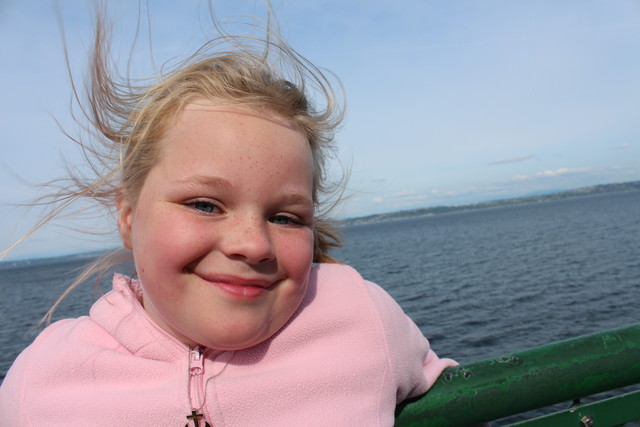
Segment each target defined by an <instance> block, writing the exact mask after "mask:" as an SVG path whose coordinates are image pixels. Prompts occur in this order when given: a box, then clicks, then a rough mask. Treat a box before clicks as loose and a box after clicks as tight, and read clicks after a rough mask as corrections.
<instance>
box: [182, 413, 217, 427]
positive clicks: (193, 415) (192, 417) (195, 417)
mask: <svg viewBox="0 0 640 427" xmlns="http://www.w3.org/2000/svg"><path fill="white" fill-rule="evenodd" d="M202 417H204V415H203V414H198V413H197V412H196V410H195V409H193V410H191V415H187V419H188V420H193V425H194V427H200V418H202ZM184 427H189V423H187V424H185V426H184ZM204 427H211V426H210V425H209V423H208V422H206V421H205V422H204Z"/></svg>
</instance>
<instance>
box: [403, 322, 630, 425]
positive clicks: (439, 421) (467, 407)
mask: <svg viewBox="0 0 640 427" xmlns="http://www.w3.org/2000/svg"><path fill="white" fill-rule="evenodd" d="M633 384H640V323H638V324H634V325H630V326H627V327H624V328H619V329H613V330H609V331H605V332H599V333H595V334H591V335H585V336H582V337H578V338H573V339H569V340H565V341H560V342H556V343H552V344H548V345H545V346H542V347H536V348H532V349H529V350H525V351H522V352H518V353H513V354H507V355H504V356H500V357H496V358H492V359H487V360H483V361H479V362H473V363H468V364H464V365H461V366H457V367H453V368H449V369H446V370H445V371H444V372H443V373H442V375H441V376H440V378H438V381H436V383H435V384H434V385H433V387H432V388H431V390H429V391H428V392H427V393H426V394H425V395H424V396H421V397H420V398H417V399H414V400H413V401H411V402H408V403H405V404H403V406H401V407H399V408H398V410H397V411H396V426H429V427H438V426H440V427H446V426H469V425H474V424H479V423H483V422H489V421H492V420H496V419H499V418H504V417H507V416H510V415H515V414H520V413H522V412H526V411H530V410H533V409H538V408H543V407H546V406H549V405H553V404H556V403H561V402H567V401H568V402H571V401H577V399H579V398H583V397H586V396H590V395H593V394H596V393H601V392H605V391H610V390H615V389H619V388H622V387H627V386H629V385H633ZM634 420H640V390H638V391H635V392H632V393H628V394H625V395H621V396H616V397H613V398H609V399H604V400H601V401H598V402H594V403H590V404H585V405H580V404H578V405H576V406H574V407H572V408H570V409H567V410H566V411H561V412H559V413H557V414H552V415H548V416H544V417H540V418H536V419H533V420H528V421H525V422H522V423H518V424H517V425H518V426H527V427H534V426H535V427H543V426H572V425H573V426H576V427H578V426H585V427H590V426H594V427H600V426H615V425H620V424H623V423H625V422H629V421H634Z"/></svg>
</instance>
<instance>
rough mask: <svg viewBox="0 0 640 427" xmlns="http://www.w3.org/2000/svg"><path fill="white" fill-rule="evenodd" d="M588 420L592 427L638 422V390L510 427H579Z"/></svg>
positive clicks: (639, 394)
mask: <svg viewBox="0 0 640 427" xmlns="http://www.w3.org/2000/svg"><path fill="white" fill-rule="evenodd" d="M588 420H590V421H591V422H592V423H593V424H592V425H593V427H612V426H619V425H622V424H624V423H627V422H629V421H634V420H640V390H638V391H634V392H632V393H627V394H623V395H620V396H615V397H611V398H609V399H604V400H601V401H598V402H593V403H589V404H586V405H578V406H575V407H573V408H570V409H567V410H566V411H560V412H558V413H555V414H551V415H547V416H544V417H539V418H534V419H532V420H527V421H523V422H521V423H517V424H512V425H511V427H558V426H580V425H581V422H585V424H584V425H587V424H586V422H587V421H588Z"/></svg>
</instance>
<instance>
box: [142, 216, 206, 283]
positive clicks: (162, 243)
mask: <svg viewBox="0 0 640 427" xmlns="http://www.w3.org/2000/svg"><path fill="white" fill-rule="evenodd" d="M132 246H133V247H132V249H133V254H134V258H136V268H137V269H138V274H142V273H143V271H147V272H148V271H149V269H152V268H153V269H154V270H155V271H154V274H158V275H159V274H163V273H164V272H167V271H168V270H173V271H174V272H175V270H176V269H182V268H184V266H185V265H186V264H187V263H189V262H191V261H192V260H193V259H195V258H196V257H198V256H199V255H200V254H201V253H202V252H203V251H204V239H203V238H202V232H201V231H200V230H199V228H198V227H194V225H193V224H190V223H189V221H187V220H186V219H185V217H184V216H182V215H176V214H175V212H172V211H171V210H169V209H166V210H162V209H157V210H156V211H155V212H154V213H153V214H152V215H145V212H144V211H141V212H140V214H139V215H136V218H135V222H134V223H133V227H132Z"/></svg>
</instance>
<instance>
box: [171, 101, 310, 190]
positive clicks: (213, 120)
mask: <svg viewBox="0 0 640 427" xmlns="http://www.w3.org/2000/svg"><path fill="white" fill-rule="evenodd" d="M159 145H160V156H159V158H158V161H159V163H160V164H163V166H165V167H168V166H171V167H173V168H177V167H181V168H185V169H187V171H189V170H190V171H191V172H193V171H194V169H199V171H198V173H200V174H207V173H210V172H214V169H220V168H221V167H222V166H224V167H225V168H226V167H227V166H229V164H235V165H237V167H238V168H240V167H241V168H243V170H247V169H252V170H255V169H258V170H260V171H263V172H264V173H265V174H269V173H270V174H273V173H275V171H276V170H277V169H278V168H279V169H283V168H288V169H290V170H292V169H295V170H296V172H297V174H300V173H302V174H304V175H305V176H309V177H311V179H312V178H313V175H314V173H313V169H314V162H313V153H312V150H311V146H310V144H309V141H308V139H307V138H306V136H305V135H304V134H303V132H301V131H300V130H299V129H298V127H297V126H294V125H292V124H291V123H290V122H289V121H287V120H286V119H283V118H282V117H280V116H278V115H276V114H273V113H271V112H268V111H259V110H256V109H253V108H248V107H245V106H238V105H229V104H221V103H214V102H211V101H208V100H198V101H195V102H192V103H189V104H188V105H186V106H185V108H184V109H183V110H182V111H181V112H180V113H179V114H178V115H177V117H176V118H175V121H174V122H173V124H172V125H170V126H168V128H167V130H166V132H165V134H164V136H163V137H162V138H161V140H160V141H159ZM221 163H222V164H221ZM298 176H299V175H298ZM264 177H265V178H267V177H268V175H265V176H264Z"/></svg>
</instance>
